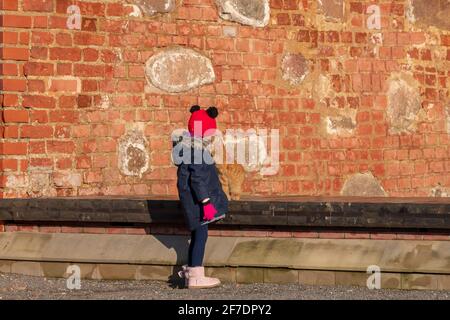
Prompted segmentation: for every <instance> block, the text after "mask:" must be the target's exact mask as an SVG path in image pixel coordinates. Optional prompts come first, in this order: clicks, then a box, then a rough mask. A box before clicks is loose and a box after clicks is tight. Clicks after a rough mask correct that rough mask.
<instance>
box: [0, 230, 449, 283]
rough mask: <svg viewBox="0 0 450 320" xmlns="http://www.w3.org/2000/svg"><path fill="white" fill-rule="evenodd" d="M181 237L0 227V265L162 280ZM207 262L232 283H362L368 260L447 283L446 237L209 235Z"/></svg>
mask: <svg viewBox="0 0 450 320" xmlns="http://www.w3.org/2000/svg"><path fill="white" fill-rule="evenodd" d="M188 244H189V242H188V238H187V237H184V236H175V235H173V236H170V235H161V236H150V235H145V236H140V235H104V234H100V235H95V234H60V233H59V234H58V233H54V234H43V233H27V232H12V233H7V232H6V233H1V234H0V272H13V273H22V274H29V275H36V276H47V277H64V276H66V274H65V272H66V269H67V266H68V265H69V264H77V265H79V266H80V267H81V269H82V276H83V277H85V278H92V279H155V280H167V279H169V277H170V276H172V275H173V274H174V273H175V272H176V271H177V270H178V269H179V266H180V265H182V264H184V263H185V262H186V260H187V257H186V253H187V248H188ZM205 265H206V266H207V267H208V269H207V270H208V272H209V273H210V274H213V275H216V276H218V277H219V278H221V279H222V280H224V281H230V282H239V283H246V282H276V283H288V282H289V283H292V282H294V283H297V282H298V283H303V284H319V285H335V284H342V285H349V284H350V285H366V281H367V277H368V274H367V273H366V270H367V267H368V266H369V265H377V266H379V267H380V268H381V271H382V286H384V287H386V288H387V287H389V288H408V289H412V288H418V289H421V288H422V289H445V290H447V289H450V242H448V241H410V240H405V241H402V240H351V239H337V240H336V239H333V240H326V239H268V238H247V237H245V238H239V237H236V238H232V237H210V238H209V240H208V244H207V251H206V256H205Z"/></svg>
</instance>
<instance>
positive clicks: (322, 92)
mask: <svg viewBox="0 0 450 320" xmlns="http://www.w3.org/2000/svg"><path fill="white" fill-rule="evenodd" d="M313 92H314V96H315V99H316V100H317V101H318V102H319V103H325V102H326V101H327V99H333V98H334V97H335V95H336V93H335V92H334V90H333V86H332V83H331V79H330V77H329V76H328V75H325V74H320V75H319V76H318V77H317V78H316V79H315V80H314V84H313Z"/></svg>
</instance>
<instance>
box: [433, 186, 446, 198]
mask: <svg viewBox="0 0 450 320" xmlns="http://www.w3.org/2000/svg"><path fill="white" fill-rule="evenodd" d="M430 196H431V197H437V198H441V197H450V194H449V193H448V192H447V190H446V189H445V188H443V187H442V186H441V184H438V185H437V186H436V187H434V188H432V189H431V191H430Z"/></svg>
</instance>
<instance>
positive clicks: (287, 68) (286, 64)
mask: <svg viewBox="0 0 450 320" xmlns="http://www.w3.org/2000/svg"><path fill="white" fill-rule="evenodd" d="M281 72H282V75H283V80H285V81H288V82H289V83H290V84H291V85H293V86H296V85H299V84H300V83H302V81H303V80H304V79H305V77H306V75H307V74H308V62H307V61H306V59H305V57H304V56H303V55H302V54H299V53H289V54H286V55H285V56H284V57H283V60H282V61H281Z"/></svg>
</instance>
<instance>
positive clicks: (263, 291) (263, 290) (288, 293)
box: [0, 274, 450, 300]
mask: <svg viewBox="0 0 450 320" xmlns="http://www.w3.org/2000/svg"><path fill="white" fill-rule="evenodd" d="M0 299H3V300H6V299H177V300H178V299H230V300H235V299H240V300H241V299H270V300H275V299H314V300H316V299H389V300H392V299H421V300H422V299H424V300H425V299H427V300H428V299H445V300H450V292H449V291H407V290H368V289H365V288H358V287H315V286H314V287H313V286H302V285H295V284H290V285H275V284H251V285H242V284H240V285H236V284H224V285H223V286H221V287H220V288H214V289H209V290H205V289H203V290H188V289H179V288H176V286H174V285H172V284H168V283H167V282H164V281H105V280H102V281H98V280H81V289H80V290H69V289H67V286H66V280H65V279H46V278H40V277H30V276H23V275H13V274H0Z"/></svg>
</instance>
